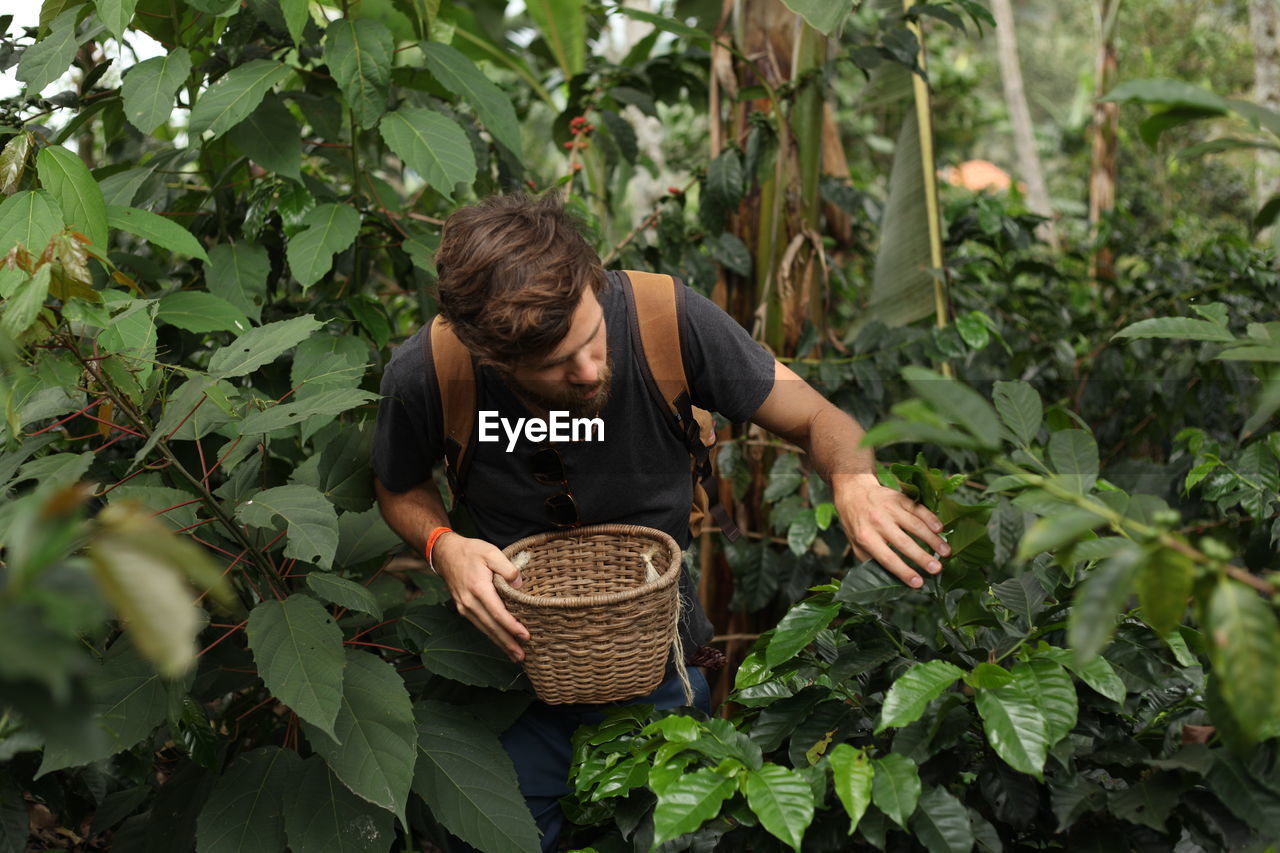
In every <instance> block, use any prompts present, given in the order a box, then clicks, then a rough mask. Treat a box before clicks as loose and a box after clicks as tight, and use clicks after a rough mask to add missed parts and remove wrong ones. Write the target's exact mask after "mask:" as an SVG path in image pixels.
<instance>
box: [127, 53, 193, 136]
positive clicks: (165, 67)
mask: <svg viewBox="0 0 1280 853" xmlns="http://www.w3.org/2000/svg"><path fill="white" fill-rule="evenodd" d="M190 73H191V54H190V53H189V52H188V51H187V49H186V48H185V47H176V48H174V49H173V50H169V51H166V52H164V53H162V54H161V55H160V56H153V57H152V58H150V59H147V60H143V61H142V62H139V63H138V64H137V65H135V66H133V67H132V68H130V69H129V70H128V71H127V72H126V73H125V75H124V81H123V82H122V83H121V84H120V92H121V95H122V96H123V98H124V117H125V118H127V119H128V120H129V123H130V124H132V125H133V126H134V127H136V128H137V129H138V130H140V131H141V132H142V133H143V134H149V133H151V132H153V131H154V130H155V129H156V128H157V127H159V126H160V125H162V124H164V123H165V122H166V121H168V120H169V116H170V115H172V114H173V109H174V106H175V102H174V99H175V98H176V96H177V94H178V89H180V88H181V87H182V84H183V83H185V82H186V81H187V75H189V74H190Z"/></svg>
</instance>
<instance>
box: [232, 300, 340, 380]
mask: <svg viewBox="0 0 1280 853" xmlns="http://www.w3.org/2000/svg"><path fill="white" fill-rule="evenodd" d="M320 326H321V323H320V322H319V321H317V320H316V318H315V317H312V316H311V315H310V314H303V315H302V316H300V317H292V318H290V319H288V320H279V321H277V322H275V323H268V324H267V325H265V326H258V327H257V328H256V329H250V330H249V331H247V332H245V333H244V334H243V335H241V336H240V337H238V338H236V339H235V340H234V341H232V342H231V343H229V344H227V345H226V346H224V347H221V348H220V349H218V351H217V352H215V353H214V354H213V357H212V358H210V359H209V375H210V376H212V377H214V378H215V379H232V378H234V377H236V376H244V375H245V374H246V373H251V372H253V371H254V370H257V369H258V368H259V367H262V366H263V365H264V364H270V363H271V362H273V361H275V360H276V359H277V358H279V357H280V356H282V355H284V353H285V352H286V351H287V350H289V349H292V348H293V347H294V346H295V345H297V344H298V343H299V342H301V341H303V340H305V339H306V338H307V336H308V335H310V334H311V333H312V332H314V331H315V330H316V329H318V328H320Z"/></svg>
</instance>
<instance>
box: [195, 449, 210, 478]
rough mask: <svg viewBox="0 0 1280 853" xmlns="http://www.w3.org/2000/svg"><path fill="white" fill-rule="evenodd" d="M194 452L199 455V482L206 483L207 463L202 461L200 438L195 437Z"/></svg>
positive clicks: (207, 475)
mask: <svg viewBox="0 0 1280 853" xmlns="http://www.w3.org/2000/svg"><path fill="white" fill-rule="evenodd" d="M196 454H197V455H198V456H199V457H200V482H201V483H204V484H205V485H208V480H209V465H208V463H206V462H205V461H204V445H203V444H201V443H200V439H198V438H197V439H196Z"/></svg>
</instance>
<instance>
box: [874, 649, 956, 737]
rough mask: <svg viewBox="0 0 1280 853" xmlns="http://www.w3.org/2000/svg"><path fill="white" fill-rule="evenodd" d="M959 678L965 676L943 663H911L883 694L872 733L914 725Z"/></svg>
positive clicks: (953, 667) (937, 661)
mask: <svg viewBox="0 0 1280 853" xmlns="http://www.w3.org/2000/svg"><path fill="white" fill-rule="evenodd" d="M962 675H964V673H963V672H962V671H961V670H960V668H959V667H957V666H955V665H953V664H950V663H947V662H946V661H942V660H931V661H928V662H927V663H915V664H912V665H911V667H910V668H909V669H908V670H907V671H906V672H904V673H903V674H902V675H900V676H899V677H898V680H897V681H895V682H893V685H892V686H891V687H890V688H889V692H888V693H887V694H886V695H885V697H884V706H883V708H881V711H880V724H879V725H878V726H876V730H875V733H876V734H879V733H880V732H882V731H884V730H885V729H887V728H896V727H899V726H905V725H907V724H908V723H914V722H915V721H916V720H918V719H920V715H921V714H923V713H924V709H925V707H926V706H927V705H928V704H929V703H930V702H932V701H933V700H934V699H936V698H937V697H938V696H941V695H942V691H944V690H946V689H947V688H948V687H950V686H951V685H952V684H954V683H955V682H956V681H957V680H959V678H960V676H962Z"/></svg>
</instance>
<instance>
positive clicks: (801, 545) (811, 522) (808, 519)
mask: <svg viewBox="0 0 1280 853" xmlns="http://www.w3.org/2000/svg"><path fill="white" fill-rule="evenodd" d="M817 538H818V520H817V518H816V517H815V515H814V512H813V510H811V509H804V510H801V511H800V514H799V515H797V516H796V517H795V518H794V519H792V520H791V524H789V525H788V526H787V547H788V548H789V549H790V550H791V553H792V554H795V555H796V556H797V557H803V556H804V554H805V552H807V551H808V550H809V546H810V545H812V544H813V540H815V539H817Z"/></svg>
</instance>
